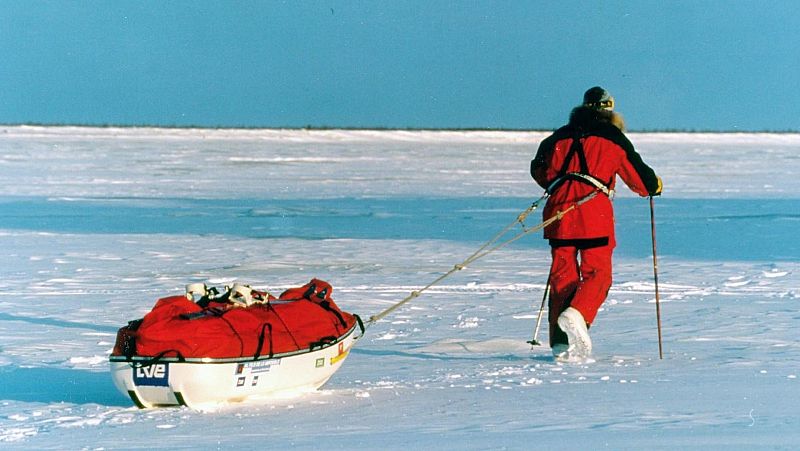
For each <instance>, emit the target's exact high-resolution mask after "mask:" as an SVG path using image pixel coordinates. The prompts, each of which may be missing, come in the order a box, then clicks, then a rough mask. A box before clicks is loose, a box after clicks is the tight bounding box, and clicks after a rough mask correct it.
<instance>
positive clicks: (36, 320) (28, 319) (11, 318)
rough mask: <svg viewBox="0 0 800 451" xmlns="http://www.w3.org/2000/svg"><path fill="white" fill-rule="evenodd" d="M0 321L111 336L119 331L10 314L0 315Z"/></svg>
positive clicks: (105, 327)
mask: <svg viewBox="0 0 800 451" xmlns="http://www.w3.org/2000/svg"><path fill="white" fill-rule="evenodd" d="M0 321H22V322H26V323H29V324H36V325H39V326H55V327H63V328H68V329H88V330H93V331H95V332H107V333H111V334H116V333H117V330H119V328H118V327H114V326H101V325H98V324H89V323H75V322H70V321H63V320H60V319H55V318H35V317H30V316H16V315H9V314H8V313H0Z"/></svg>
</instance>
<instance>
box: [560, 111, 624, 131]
mask: <svg viewBox="0 0 800 451" xmlns="http://www.w3.org/2000/svg"><path fill="white" fill-rule="evenodd" d="M598 122H605V123H608V124H611V125H613V126H615V127H617V128H618V129H620V131H625V120H624V119H623V118H622V115H621V114H619V113H617V112H615V111H610V110H595V109H594V108H589V107H586V106H579V107H576V108H574V109H573V110H572V113H570V115H569V125H571V126H574V127H578V128H582V129H591V128H592V125H594V124H597V123H598Z"/></svg>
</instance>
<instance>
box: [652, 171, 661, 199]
mask: <svg viewBox="0 0 800 451" xmlns="http://www.w3.org/2000/svg"><path fill="white" fill-rule="evenodd" d="M656 179H658V187H657V188H656V191H655V192H654V193H650V195H651V196H660V195H661V190H663V189H664V182H662V181H661V177H659V176H656Z"/></svg>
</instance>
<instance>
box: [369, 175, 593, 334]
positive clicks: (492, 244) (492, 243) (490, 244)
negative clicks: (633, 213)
mask: <svg viewBox="0 0 800 451" xmlns="http://www.w3.org/2000/svg"><path fill="white" fill-rule="evenodd" d="M598 192H599V191H598V190H594V191H592V192H591V193H590V194H588V195H587V196H585V197H583V198H581V199H580V200H578V201H577V202H575V203H574V204H572V205H570V206H569V207H567V208H566V209H564V210H559V211H558V212H556V214H555V215H553V216H552V217H550V218H548V219H546V220H544V221H542V222H541V223H539V224H537V225H536V226H534V227H532V228H527V227H526V226H525V223H524V221H525V219H526V218H527V217H528V215H530V214H531V213H533V212H534V211H535V210H536V209H537V208H538V207H539V203H540V202H541V201H543V200H545V199H547V197H548V194H545V195H543V196H542V197H540V198H539V199H537V200H536V201H535V202H534V203H533V204H531V206H530V207H528V208H527V209H525V210H524V211H523V212H522V213H520V214H519V215H518V216H517V218H516V219H515V220H514V221H513V222H511V223H510V224H508V225H507V226H505V227H504V228H503V230H501V231H500V232H499V233H498V234H497V235H495V236H494V237H493V238H492V239H490V240H489V241H487V242H486V243H484V244H483V246H481V247H480V248H478V250H477V251H475V252H474V253H473V254H472V255H470V256H469V257H467V258H466V259H464V261H462V262H461V263H459V264H457V265H455V266H453V268H452V269H450V270H449V271H447V272H446V273H444V274H442V275H441V276H439V277H437V278H436V279H435V280H434V281H433V282H431V283H429V284H427V285H425V286H424V287H422V288H420V289H419V290H416V291H412V292H411V294H409V295H408V296H406V297H405V299H403V300H402V301H400V302H398V303H396V304H394V305H392V306H391V307H389V308H387V309H386V310H384V311H382V312H380V313H378V314H377V315H373V316H371V317H370V318H369V320H368V321H367V325H366V327H369V326H371V325H372V324H374V323H376V322H378V321H380V320H381V319H383V318H384V317H386V316H387V315H389V314H390V313H392V312H394V311H395V310H397V309H398V308H400V307H402V306H403V305H405V304H406V303H408V302H410V301H411V300H412V299H415V298H418V297H419V296H420V295H421V294H422V293H423V292H424V291H426V290H428V289H429V288H431V287H433V286H435V285H437V284H438V283H440V282H441V281H443V280H444V279H446V278H448V277H450V276H451V275H453V274H454V273H456V272H458V271H461V270H462V269H464V268H466V267H467V266H468V265H470V264H472V263H473V262H475V261H476V260H479V259H481V258H483V257H485V256H487V255H489V254H491V253H492V252H495V251H497V250H499V249H502V248H504V247H506V246H508V245H509V244H511V243H513V242H515V241H517V240H519V239H520V238H522V237H524V236H525V235H528V234H531V233H533V232H537V231H539V230H542V229H543V228H545V227H547V226H549V225H550V224H552V223H554V222H556V221H560V220H561V218H563V217H564V215H565V214H567V213H569V212H570V211H572V210H575V209H576V208H578V207H580V206H581V205H583V204H585V203H586V202H588V201H589V200H591V199H592V198H593V197H595V196H596V195H597V193H598ZM517 224H520V225H521V226H522V231H521V232H519V233H518V234H516V235H514V236H512V237H511V238H509V239H507V240H505V241H500V240H501V238H502V237H503V236H505V235H506V234H507V233H508V231H509V230H511V228H513V227H514V226H515V225H517Z"/></svg>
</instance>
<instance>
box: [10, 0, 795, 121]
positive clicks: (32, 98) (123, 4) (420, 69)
mask: <svg viewBox="0 0 800 451" xmlns="http://www.w3.org/2000/svg"><path fill="white" fill-rule="evenodd" d="M799 13H800V2H795V1H788V0H787V1H737V0H730V1H722V0H720V1H702V0H696V1H650V0H634V1H608V2H574V1H573V2H571V1H564V2H554V1H524V2H523V1H493V2H473V1H307V2H305V1H286V2H282V1H274V2H251V1H236V2H234V1H231V2H218V1H171V2H156V1H136V2H132V1H113V2H110V1H74V2H73V1H35V0H33V1H11V0H0V123H7V124H8V123H70V124H95V125H102V124H120V125H164V126H188V125H195V126H210V127H213V126H226V127H237V126H247V127H284V126H288V127H302V126H307V125H310V126H317V127H325V126H329V127H400V128H404V127H414V128H513V129H550V128H554V127H557V126H559V125H561V124H563V123H564V121H565V120H566V118H567V116H568V114H569V111H570V109H571V108H572V107H573V106H575V105H576V104H577V103H579V102H580V100H581V96H582V93H583V91H584V90H585V89H587V88H589V87H591V86H594V85H602V86H604V87H606V88H607V89H608V90H609V91H610V92H611V93H612V95H614V96H615V97H616V100H617V107H618V110H619V111H620V112H622V113H623V115H624V116H625V118H626V120H627V122H628V127H629V128H630V129H633V130H642V129H686V130H742V131H746V130H756V131H760V130H800V107H798V105H800V89H799V88H798V86H800V80H799V79H800V51H798V44H797V43H798V42H800V14H799Z"/></svg>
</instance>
